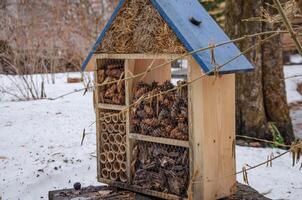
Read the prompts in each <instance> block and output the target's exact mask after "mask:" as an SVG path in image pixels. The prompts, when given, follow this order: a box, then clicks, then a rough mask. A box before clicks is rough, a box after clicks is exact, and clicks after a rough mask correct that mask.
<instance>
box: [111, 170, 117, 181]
mask: <svg viewBox="0 0 302 200" xmlns="http://www.w3.org/2000/svg"><path fill="white" fill-rule="evenodd" d="M117 178H118V174H117V173H116V172H115V171H111V172H110V179H111V180H113V181H116V180H117Z"/></svg>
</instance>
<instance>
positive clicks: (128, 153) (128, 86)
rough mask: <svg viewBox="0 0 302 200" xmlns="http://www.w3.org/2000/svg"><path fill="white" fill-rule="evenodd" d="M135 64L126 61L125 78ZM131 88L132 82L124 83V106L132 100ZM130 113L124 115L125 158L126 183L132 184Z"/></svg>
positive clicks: (132, 143)
mask: <svg viewBox="0 0 302 200" xmlns="http://www.w3.org/2000/svg"><path fill="white" fill-rule="evenodd" d="M134 66H135V62H134V60H126V61H125V77H130V76H132V75H133V72H134ZM132 87H133V80H132V79H130V80H127V81H126V83H125V89H126V106H129V105H130V104H131V100H132ZM129 134H130V111H129V109H128V110H127V114H126V147H127V148H126V158H127V176H128V183H129V184H131V183H132V174H131V162H132V151H133V147H134V142H133V141H131V140H130V137H129Z"/></svg>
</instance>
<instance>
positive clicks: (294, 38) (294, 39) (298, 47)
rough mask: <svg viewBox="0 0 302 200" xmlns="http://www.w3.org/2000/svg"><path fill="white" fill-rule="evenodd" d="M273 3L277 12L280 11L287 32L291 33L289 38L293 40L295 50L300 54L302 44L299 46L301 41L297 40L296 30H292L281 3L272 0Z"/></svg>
mask: <svg viewBox="0 0 302 200" xmlns="http://www.w3.org/2000/svg"><path fill="white" fill-rule="evenodd" d="M274 3H275V5H276V7H277V9H278V12H279V13H280V15H281V17H282V20H283V22H284V24H285V26H286V28H287V30H288V32H289V33H290V35H291V38H292V39H293V41H294V42H295V45H296V47H297V50H298V51H299V53H300V55H301V56H302V46H301V43H300V41H299V40H298V38H297V34H296V32H295V31H294V29H293V27H292V25H291V23H290V21H289V19H288V18H287V16H286V14H285V12H284V10H283V8H282V5H281V3H280V1H279V0H274Z"/></svg>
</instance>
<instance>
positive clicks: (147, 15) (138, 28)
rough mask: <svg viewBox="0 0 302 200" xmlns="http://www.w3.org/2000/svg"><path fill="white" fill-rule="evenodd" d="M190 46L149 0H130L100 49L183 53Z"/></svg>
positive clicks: (113, 52)
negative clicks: (180, 38)
mask: <svg viewBox="0 0 302 200" xmlns="http://www.w3.org/2000/svg"><path fill="white" fill-rule="evenodd" d="M186 52H187V50H186V48H185V47H184V46H183V44H182V42H181V41H180V40H179V39H178V37H177V36H176V34H175V33H174V32H173V30H172V29H171V28H170V27H169V26H168V24H167V23H166V22H165V21H164V19H163V18H162V17H161V15H160V14H159V12H158V11H157V10H156V9H155V7H154V6H153V5H152V3H151V1H149V0H126V1H125V3H124V5H123V6H122V8H121V9H120V10H119V13H118V15H117V16H116V17H115V19H114V21H113V23H112V24H111V26H110V28H109V29H108V31H107V32H106V34H105V36H104V38H103V39H102V42H101V43H100V45H99V47H98V49H97V52H96V53H106V54H110V53H111V54H183V53H186Z"/></svg>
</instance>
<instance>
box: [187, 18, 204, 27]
mask: <svg viewBox="0 0 302 200" xmlns="http://www.w3.org/2000/svg"><path fill="white" fill-rule="evenodd" d="M189 20H190V22H191V23H192V24H194V25H195V26H200V24H201V22H202V21H201V20H198V19H195V18H194V17H190V19H189Z"/></svg>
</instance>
